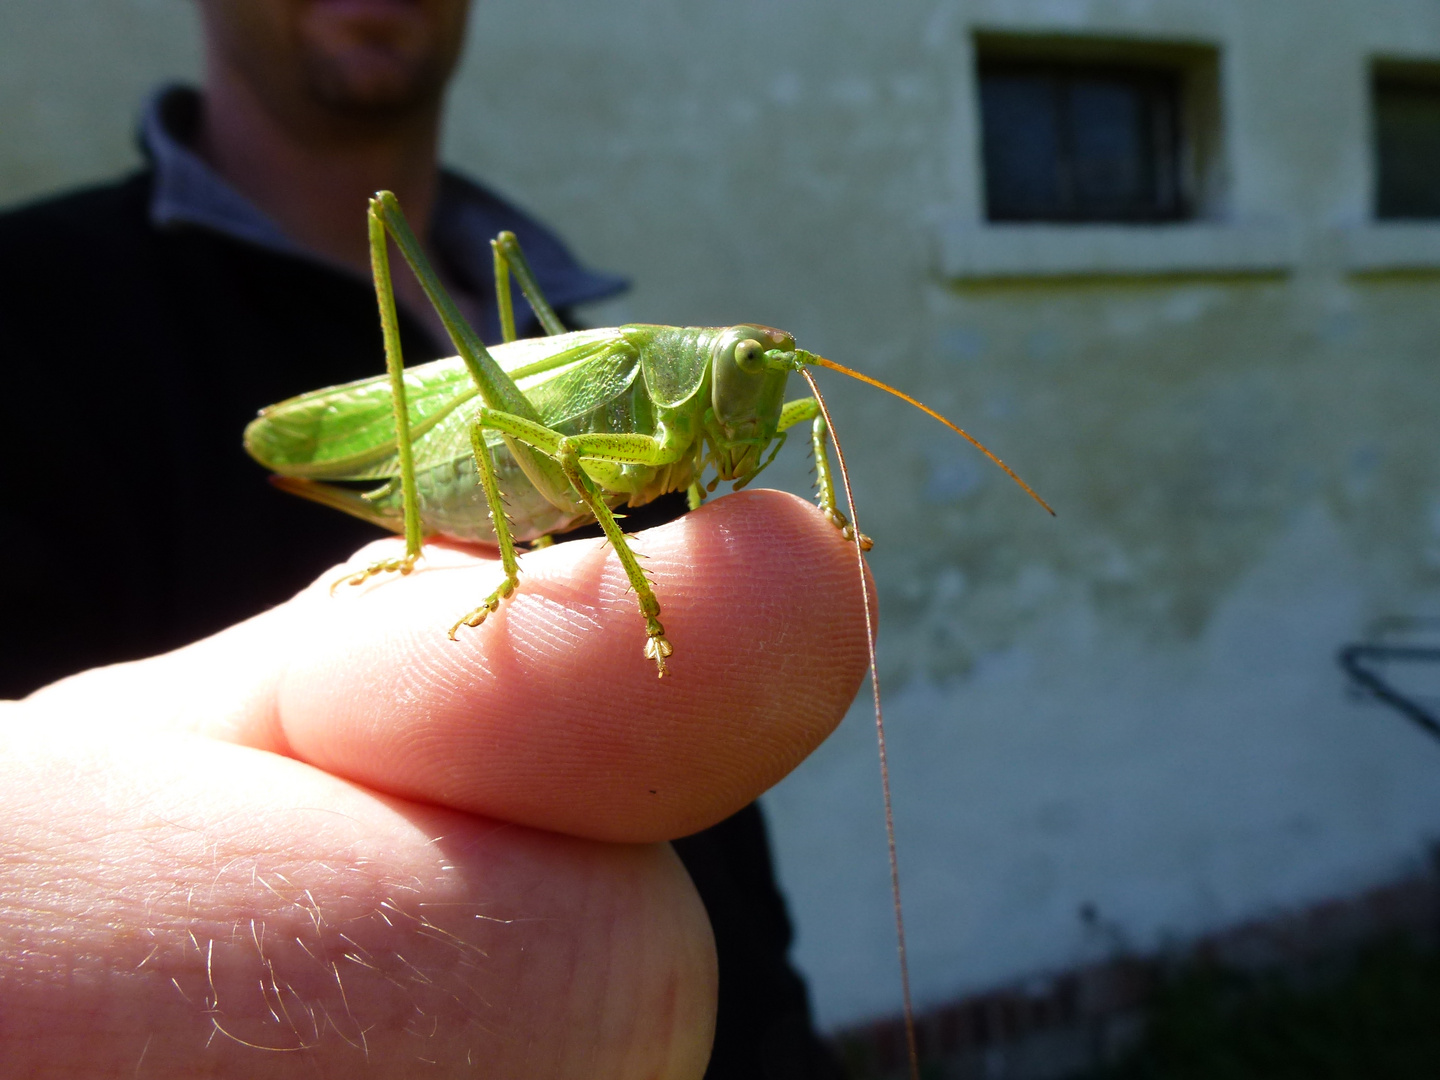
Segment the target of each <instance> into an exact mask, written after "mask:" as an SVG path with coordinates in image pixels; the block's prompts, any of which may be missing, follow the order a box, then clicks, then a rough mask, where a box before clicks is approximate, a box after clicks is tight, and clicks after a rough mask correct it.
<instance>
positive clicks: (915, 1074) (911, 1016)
mask: <svg viewBox="0 0 1440 1080" xmlns="http://www.w3.org/2000/svg"><path fill="white" fill-rule="evenodd" d="M817 359H819V358H818V357H817ZM836 366H837V367H838V366H839V365H838V364H837V365H836ZM800 374H801V375H803V376H804V377H805V381H806V382H807V383H809V384H810V392H811V393H812V394H814V395H815V402H816V404H817V405H819V406H820V415H821V416H823V417H825V426H826V427H828V428H829V429H830V441H831V442H832V443H834V445H835V457H836V460H838V461H839V462H840V479H841V481H842V482H843V483H844V485H845V503H846V505H848V506H849V508H850V528H851V530H852V531H853V532H854V533H855V564H856V566H858V567H859V568H860V599H861V602H862V604H863V606H864V608H865V647H866V649H867V650H868V652H869V655H870V691H871V693H872V694H873V695H874V698H875V740H876V742H877V743H879V745H880V790H881V792H882V793H883V794H884V796H885V840H886V843H887V844H888V845H889V847H890V895H891V896H892V897H894V899H895V944H896V949H897V951H898V952H899V954H900V987H901V991H902V993H903V994H904V998H905V1046H906V1049H908V1050H909V1052H910V1080H920V1053H919V1050H918V1049H917V1047H916V1044H915V1006H914V1004H913V1003H912V1002H911V1000H910V962H909V960H908V959H907V957H906V953H905V915H904V913H903V912H902V910H901V907H900V859H899V856H898V855H897V854H896V852H895V811H894V808H893V806H892V804H891V802H890V758H889V755H887V754H886V752H885V717H884V715H883V714H882V713H881V711H880V671H879V668H878V665H877V664H876V663H875V622H874V620H873V619H872V618H871V617H870V585H869V583H868V582H867V581H866V580H865V549H864V548H863V547H861V546H860V545H861V543H862V540H861V537H862V535H863V534H862V533H861V532H860V522H859V520H858V519H857V518H856V516H855V495H854V493H853V492H852V491H851V490H850V470H849V469H847V468H846V467H845V451H844V450H842V449H840V439H839V437H838V436H837V435H836V434H835V423H834V421H832V420H831V419H830V410H829V409H828V408H826V407H825V398H824V397H823V396H822V395H821V393H820V387H818V386H816V385H815V378H814V376H812V375H811V374H810V372H808V371H806V370H805V369H804V368H801V369H800ZM922 408H923V406H922ZM926 411H927V412H928V411H929V410H928V409H927V410H926ZM941 419H944V417H941ZM952 426H953V425H952ZM961 434H964V432H961ZM966 438H969V436H966ZM970 441H971V442H974V441H975V440H974V439H971V440H970ZM977 445H978V444H977ZM982 449H983V447H982ZM986 452H987V453H988V452H989V451H986ZM992 456H993V455H992ZM1002 467H1003V466H1002ZM1011 475H1014V474H1013V473H1012V474H1011ZM1016 479H1017V480H1018V479H1019V477H1016ZM1022 486H1023V485H1022ZM1027 490H1028V489H1027ZM1031 494H1032V495H1033V494H1034V492H1031ZM1036 498H1039V496H1038V495H1037V496H1036ZM1042 505H1043V504H1042ZM1046 509H1047V510H1048V509H1049V507H1046ZM1052 513H1053V511H1052Z"/></svg>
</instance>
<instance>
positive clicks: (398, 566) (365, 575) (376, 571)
mask: <svg viewBox="0 0 1440 1080" xmlns="http://www.w3.org/2000/svg"><path fill="white" fill-rule="evenodd" d="M419 558H420V556H419V554H418V553H417V554H414V555H403V556H401V557H400V558H398V559H379V560H377V561H375V562H373V563H371V564H370V565H369V566H367V567H365V569H364V570H356V571H355V572H353V573H349V574H345V575H344V576H342V577H338V578H336V579H335V580H334V581H332V582H331V583H330V595H331V596H334V595H335V590H336V589H338V588H339V587H340V586H341V585H364V584H365V582H367V581H369V580H370V579H371V578H373V577H379V576H380V575H381V574H399V575H401V576H402V577H403V576H404V575H406V574H408V573H410V571H412V570H414V569H415V563H416V562H417V561H418V560H419Z"/></svg>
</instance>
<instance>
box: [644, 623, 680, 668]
mask: <svg viewBox="0 0 1440 1080" xmlns="http://www.w3.org/2000/svg"><path fill="white" fill-rule="evenodd" d="M655 625H656V627H657V628H658V627H659V625H660V624H659V623H656V624H655ZM674 652H675V647H674V646H673V645H671V644H670V642H668V641H666V640H665V636H664V632H663V631H662V632H661V633H659V634H651V636H650V637H649V638H648V639H647V640H646V642H645V659H647V660H654V661H655V666H656V667H657V668H658V669H659V671H658V672H657V677H658V678H661V679H663V678H664V677H665V676H666V675H668V674H670V669H669V668H668V667H666V666H665V658H666V657H668V656H670V655H672V654H673V653H674Z"/></svg>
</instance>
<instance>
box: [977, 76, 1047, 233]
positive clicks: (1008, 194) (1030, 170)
mask: <svg viewBox="0 0 1440 1080" xmlns="http://www.w3.org/2000/svg"><path fill="white" fill-rule="evenodd" d="M1056 90H1057V88H1056V86H1055V84H1054V81H1053V80H1051V79H1046V78H1035V77H1032V76H1019V77H1014V76H1007V75H996V76H994V77H992V78H987V79H985V80H984V81H983V82H982V83H981V85H980V110H981V114H982V124H983V127H984V132H985V139H984V151H983V153H984V158H985V186H986V190H987V191H988V192H989V195H990V216H991V217H992V218H994V217H1000V218H1035V217H1056V216H1060V215H1061V214H1062V212H1063V208H1064V202H1063V199H1062V192H1061V175H1060V174H1061V155H1060V129H1059V116H1058V110H1057V108H1056V104H1057V99H1056Z"/></svg>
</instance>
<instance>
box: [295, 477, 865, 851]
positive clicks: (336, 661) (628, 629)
mask: <svg viewBox="0 0 1440 1080" xmlns="http://www.w3.org/2000/svg"><path fill="white" fill-rule="evenodd" d="M634 546H635V548H636V550H637V551H639V552H641V553H642V554H644V555H645V556H647V560H646V562H645V566H646V568H647V570H648V571H649V572H650V573H651V575H652V578H653V581H654V586H655V591H656V594H657V596H658V597H659V599H660V603H661V606H662V612H661V619H662V620H663V622H664V624H665V627H666V631H667V635H668V636H669V638H670V640H671V642H672V643H673V644H674V646H675V655H674V656H672V657H671V658H670V661H669V665H670V669H671V675H670V676H669V677H667V678H665V679H663V680H662V679H657V678H656V675H655V667H654V665H653V664H652V663H651V662H650V661H649V660H646V659H645V658H644V657H643V655H642V647H643V645H644V641H645V634H644V624H643V622H642V621H641V619H640V617H639V615H638V613H637V610H636V602H635V598H634V596H633V594H632V593H631V592H630V591H629V587H628V582H627V581H626V579H625V576H624V574H623V572H622V571H621V569H620V567H619V564H618V560H616V558H615V557H614V554H613V553H612V552H611V551H610V550H609V549H608V547H607V546H605V545H603V544H602V543H601V542H599V541H593V542H586V541H577V542H573V543H569V544H562V545H557V546H555V547H552V548H548V549H542V550H540V551H536V552H532V553H531V554H529V555H527V556H526V557H525V560H524V563H523V573H522V576H521V584H520V588H519V589H518V590H517V591H516V593H515V594H514V595H513V596H512V597H511V598H510V599H509V600H507V601H506V602H505V603H504V604H503V605H502V606H501V608H500V610H499V612H497V613H496V614H494V615H492V616H491V617H490V618H489V619H487V620H486V622H485V623H484V624H482V625H481V626H480V627H478V628H476V629H474V630H473V631H467V630H465V629H462V630H461V632H460V635H459V639H458V640H457V641H450V640H448V638H447V637H446V633H445V630H446V628H447V627H448V626H449V625H450V624H451V623H453V621H454V620H455V618H456V617H457V616H458V614H459V613H461V612H463V611H465V610H467V609H468V608H469V607H471V606H473V605H474V604H475V603H476V602H477V601H478V600H479V598H480V597H482V596H484V595H485V594H487V593H488V592H489V591H490V590H491V589H492V588H494V586H495V584H496V583H497V582H498V577H499V573H498V568H497V567H496V566H495V565H494V564H493V563H487V562H480V563H478V564H477V563H474V562H472V561H470V559H469V557H466V558H465V560H464V563H463V564H462V565H460V566H458V567H456V568H453V569H452V568H449V567H441V566H437V567H435V568H433V569H430V570H427V571H425V572H417V573H414V574H412V575H410V576H409V577H407V578H405V579H403V580H399V581H391V582H386V583H383V584H380V585H378V586H375V587H370V588H368V589H366V590H364V592H363V594H361V595H354V596H348V597H344V598H343V599H342V598H337V599H335V600H333V601H331V600H330V599H329V598H328V597H325V598H322V599H321V600H320V602H318V603H312V604H311V605H310V615H311V618H312V619H313V623H312V629H311V632H310V633H309V634H308V635H305V637H306V639H307V641H308V646H309V647H308V648H307V650H306V651H305V653H304V654H303V655H297V656H295V657H294V658H293V659H292V660H291V661H290V662H289V664H288V665H287V668H286V671H285V674H284V676H283V678H282V679H281V680H280V681H279V683H278V684H277V686H276V689H275V703H276V709H277V712H278V715H279V717H280V723H281V726H282V729H283V732H284V736H285V739H286V741H287V743H288V745H289V747H290V748H291V750H292V751H293V752H294V753H295V754H296V755H297V756H299V757H301V758H303V759H305V760H307V761H309V762H311V763H313V764H315V765H319V766H320V767H322V768H325V769H327V770H329V771H331V772H335V773H338V774H340V775H343V776H347V777H349V778H351V779H354V780H357V781H360V782H361V783H364V784H367V785H369V786H371V787H374V788H377V789H380V790H383V791H387V792H391V793H393V794H397V795H403V796H405V797H408V798H413V799H422V800H426V801H430V802H438V803H442V804H444V805H447V806H451V807H454V808H457V809H461V810H465V811H469V812H471V813H479V814H485V815H487V816H491V817H497V818H501V819H503V820H506V821H513V822H518V823H521V824H525V825H532V826H536V827H540V828H545V829H551V830H554V831H558V832H563V833H569V834H571V835H575V836H585V837H590V838H594V839H603V840H612V841H628V842H643V841H652V840H660V839H670V838H673V837H676V836H683V835H687V834H689V833H692V832H695V831H697V830H699V829H702V828H705V827H706V826H708V825H711V824H713V823H715V822H716V821H719V820H721V819H722V818H724V817H726V816H728V815H729V814H731V813H733V812H735V811H736V810H738V809H739V808H740V807H742V806H744V805H745V804H746V803H748V802H750V801H751V800H753V799H754V798H755V797H756V796H757V795H759V794H760V793H761V792H762V791H764V790H765V789H766V788H768V787H770V786H771V785H773V784H774V783H775V782H777V781H778V780H779V779H780V778H781V777H783V776H784V775H785V774H786V773H787V772H789V771H790V770H791V769H792V768H794V767H795V766H796V765H797V764H798V763H799V762H800V761H801V760H802V759H803V758H804V757H805V756H806V755H807V754H808V753H810V751H811V750H813V749H814V748H815V747H816V746H818V745H819V743H820V742H821V741H822V740H823V739H824V738H825V736H826V735H828V734H829V733H830V732H831V731H832V730H833V729H834V727H835V726H836V725H837V724H838V723H839V722H840V720H841V719H842V717H843V716H844V713H845V710H846V708H847V707H848V705H849V703H850V701H851V700H852V699H853V697H854V696H855V692H856V690H857V689H858V687H859V684H860V680H861V678H862V677H863V675H864V670H865V662H866V650H865V628H864V619H863V615H862V613H861V609H860V586H859V580H858V576H857V572H856V563H855V555H854V548H853V547H851V546H850V545H849V544H847V543H846V542H845V541H844V540H843V538H842V537H841V536H840V535H839V534H838V533H837V532H836V530H835V529H834V528H833V527H832V526H831V525H829V524H828V522H826V521H825V520H824V519H823V518H821V517H820V515H819V514H817V513H816V512H815V511H814V509H813V507H810V506H809V505H808V504H806V503H804V502H802V501H801V500H799V499H796V498H794V497H793V496H789V495H784V494H781V493H779V492H763V491H761V492H753V493H747V494H744V495H739V496H734V497H730V498H726V499H722V500H719V501H718V502H717V503H715V504H713V505H711V506H709V507H705V508H702V509H701V510H700V511H697V512H695V513H692V514H688V515H686V516H685V517H683V518H681V519H679V520H677V521H675V522H671V523H670V524H668V525H665V526H662V527H660V528H657V529H652V530H649V531H647V532H645V533H642V534H640V536H639V537H638V538H637V539H636V541H635V545H634ZM436 561H442V560H436ZM444 561H448V560H444ZM311 599H312V600H313V599H315V598H313V597H312V598H311Z"/></svg>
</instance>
